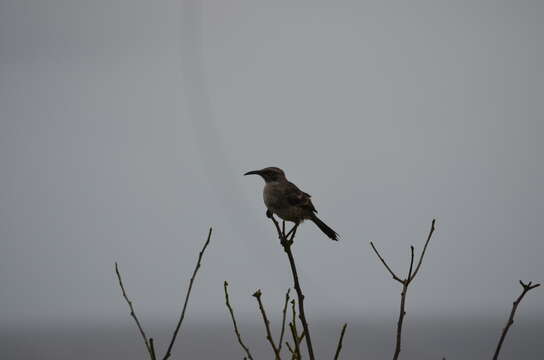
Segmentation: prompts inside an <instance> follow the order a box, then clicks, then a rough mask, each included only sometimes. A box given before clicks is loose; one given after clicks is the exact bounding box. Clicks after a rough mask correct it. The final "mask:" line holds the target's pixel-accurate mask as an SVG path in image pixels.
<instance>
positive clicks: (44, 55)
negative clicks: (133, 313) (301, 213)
mask: <svg viewBox="0 0 544 360" xmlns="http://www.w3.org/2000/svg"><path fill="white" fill-rule="evenodd" d="M543 10H544V7H543V3H542V2H541V1H538V0H535V1H516V2H507V1H478V2H474V1H457V2H450V1H410V2H407V1H393V2H388V1H334V2H330V1H329V2H327V1H311V2H304V1H299V2H293V1H267V2H261V1H202V2H200V1H198V2H193V3H190V2H182V1H177V0H176V1H174V0H172V1H152V2H150V1H142V0H137V1H136V0H117V1H110V0H108V1H106V0H95V1H81V0H80V1H74V0H48V1H39V0H25V1H22V0H21V1H19V0H18V1H1V2H0V109H1V115H0V117H1V120H0V169H1V174H2V175H1V181H0V235H1V239H0V284H1V288H2V290H1V291H0V303H1V304H2V306H1V310H0V318H1V319H0V326H12V325H21V324H37V323H40V324H53V323H55V324H72V323H78V322H96V323H106V322H121V321H126V319H127V309H126V304H124V303H123V302H122V298H121V297H120V291H119V289H118V288H117V284H116V279H115V277H114V273H113V263H114V261H118V262H119V264H120V268H121V271H122V273H123V274H124V276H125V285H126V286H127V289H128V292H129V294H130V296H131V297H132V298H133V300H135V303H136V306H137V309H138V312H139V313H141V314H142V316H143V317H144V318H146V319H159V320H160V319H169V318H171V317H172V316H173V314H176V313H177V311H178V308H179V305H180V303H181V301H182V297H183V294H184V292H185V288H186V286H187V280H188V278H189V276H190V273H191V271H192V269H193V267H194V263H195V260H196V255H197V252H198V250H199V249H200V247H201V246H202V244H203V241H204V240H205V235H206V233H207V230H208V227H209V226H213V228H214V235H213V237H212V243H211V245H210V247H209V250H208V252H207V253H206V255H205V259H204V263H203V267H202V269H201V272H200V273H199V275H198V280H197V283H196V285H195V289H194V293H193V297H192V299H191V303H190V307H189V315H188V316H189V318H190V319H191V321H219V322H224V323H225V324H227V325H228V318H227V317H226V316H225V314H226V310H225V308H224V304H223V288H222V284H223V280H228V281H229V282H230V284H231V287H230V290H231V298H232V299H231V300H232V301H233V302H234V304H235V305H236V308H237V312H238V313H239V314H240V316H241V317H254V316H255V313H256V310H257V309H256V307H255V303H254V299H253V298H252V297H251V296H250V295H251V294H252V293H253V292H254V291H255V290H256V289H257V288H261V289H262V291H263V293H264V295H263V296H264V299H265V301H266V303H267V304H269V306H270V307H272V306H274V307H275V308H277V309H279V307H280V305H281V301H282V299H283V296H284V291H285V290H286V289H287V287H289V286H290V285H291V277H290V272H289V269H288V263H287V259H286V257H285V255H284V253H283V251H282V250H281V248H280V246H279V244H278V241H277V237H276V235H275V233H274V230H273V226H272V224H271V223H270V222H269V221H268V219H266V218H265V216H264V213H265V208H264V205H263V202H262V193H261V192H262V185H263V183H262V180H260V179H259V178H257V177H243V176H242V174H243V173H244V172H246V171H249V170H255V169H259V168H262V167H265V166H278V167H281V168H283V169H284V170H285V172H286V174H287V177H288V178H289V179H290V180H291V181H293V182H294V183H296V184H297V185H299V187H301V188H302V189H303V190H304V191H306V192H308V193H310V194H312V196H313V200H314V204H315V206H316V207H317V209H318V210H319V214H320V217H321V218H322V219H323V220H324V221H325V222H327V223H328V224H329V225H330V226H331V227H333V228H334V229H335V230H337V232H339V233H340V234H341V236H342V239H341V241H339V242H332V241H330V240H328V239H327V238H326V237H325V236H324V235H323V234H322V233H320V232H319V230H318V229H317V228H316V227H315V226H314V225H313V224H311V223H305V224H304V225H303V226H302V228H301V229H300V231H299V232H298V236H297V239H296V243H295V246H294V252H295V256H296V258H297V261H298V266H299V268H300V273H301V280H302V284H303V287H304V290H305V293H306V296H307V312H308V316H309V317H310V318H317V317H328V318H333V319H338V321H339V322H341V321H345V319H349V318H352V317H356V318H359V319H365V318H370V317H383V318H384V319H387V320H388V321H394V320H393V319H394V317H395V316H396V313H397V307H398V301H399V292H400V288H399V286H398V284H397V283H395V282H393V281H392V280H391V278H390V276H389V275H388V274H387V273H386V271H385V269H384V268H383V266H382V265H381V264H380V263H379V261H378V259H377V258H376V257H375V256H374V255H373V254H372V253H371V249H370V247H369V241H374V242H375V244H376V246H377V247H378V248H379V249H380V250H381V251H382V254H383V255H384V256H385V257H386V258H387V259H388V261H389V262H390V264H391V265H392V267H393V269H394V270H395V271H398V272H404V271H406V270H407V267H408V261H409V246H410V245H412V244H413V245H415V246H416V250H420V249H421V247H422V245H423V244H424V240H425V237H426V234H427V232H428V229H429V226H430V223H431V220H432V219H433V217H436V219H437V232H436V233H435V237H434V238H433V240H432V241H431V244H430V248H429V251H428V254H427V257H426V259H425V262H424V264H423V268H422V270H421V272H420V274H419V276H418V278H417V280H416V281H415V283H414V285H413V290H411V293H410V294H409V299H408V303H407V307H408V309H409V315H410V317H409V319H416V318H417V316H426V315H430V316H433V315H434V314H442V315H444V314H446V315H451V316H459V315H461V314H462V315H467V314H468V315H470V314H483V315H486V316H493V317H497V318H500V319H503V318H504V319H506V314H507V311H508V309H509V307H510V306H511V303H512V301H513V299H514V298H515V296H517V295H518V293H519V291H520V286H519V284H518V282H517V281H518V280H519V279H523V280H532V281H537V282H541V281H544V276H543V275H544V267H543V261H542V256H543V254H544V241H543V235H542V222H543V220H544V205H543V204H544V192H543V189H542V184H543V183H544V162H543V161H542V155H543V154H544V145H543V142H542V139H541V138H542V135H543V134H544V123H543V114H544V105H543V101H542V100H543V98H542V95H543V93H544V75H543V74H544V69H543V65H542V64H544V44H543V42H542V35H543V31H544V26H543V25H542V16H543V15H544V12H543ZM542 296H543V294H542V292H541V290H535V291H534V293H531V294H530V295H529V296H527V298H526V300H525V302H524V303H523V304H522V306H521V307H520V309H519V316H520V318H521V319H523V318H524V317H525V319H528V318H531V317H535V316H537V317H542V316H543V314H544V301H542V299H543V297H542ZM407 321H408V320H407ZM521 321H522V320H520V322H521ZM131 326H132V324H131Z"/></svg>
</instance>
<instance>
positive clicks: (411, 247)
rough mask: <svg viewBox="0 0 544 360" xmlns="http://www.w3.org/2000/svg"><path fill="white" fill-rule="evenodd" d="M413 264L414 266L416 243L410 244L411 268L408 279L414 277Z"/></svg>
mask: <svg viewBox="0 0 544 360" xmlns="http://www.w3.org/2000/svg"><path fill="white" fill-rule="evenodd" d="M413 266H414V245H410V270H409V271H408V279H411V278H412V269H413Z"/></svg>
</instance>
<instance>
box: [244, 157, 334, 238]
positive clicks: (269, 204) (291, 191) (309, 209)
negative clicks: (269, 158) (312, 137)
mask: <svg viewBox="0 0 544 360" xmlns="http://www.w3.org/2000/svg"><path fill="white" fill-rule="evenodd" d="M245 175H259V176H260V177H262V178H263V180H264V182H265V184H264V189H263V199H264V204H265V206H266V208H267V211H266V215H267V216H268V217H271V216H272V214H276V215H277V216H279V217H280V218H281V219H283V220H285V221H291V222H294V223H295V226H298V225H299V224H301V223H302V222H303V221H304V220H310V221H312V222H313V223H314V224H316V225H317V227H318V228H319V229H320V230H321V231H322V232H323V233H324V234H325V235H327V236H328V237H329V238H330V239H331V240H335V241H338V238H339V235H338V233H336V231H334V230H333V229H331V228H330V227H329V226H328V225H327V224H325V223H324V222H323V221H321V219H319V218H318V217H317V215H316V214H317V210H316V209H315V207H314V205H313V204H312V200H311V195H310V194H308V193H305V192H304V191H302V190H300V189H299V188H298V187H297V186H296V185H295V184H293V183H292V182H290V181H288V180H287V178H286V177H285V172H284V171H283V170H282V169H280V168H278V167H266V168H264V169H261V170H253V171H248V172H246V173H245V174H244V176H245Z"/></svg>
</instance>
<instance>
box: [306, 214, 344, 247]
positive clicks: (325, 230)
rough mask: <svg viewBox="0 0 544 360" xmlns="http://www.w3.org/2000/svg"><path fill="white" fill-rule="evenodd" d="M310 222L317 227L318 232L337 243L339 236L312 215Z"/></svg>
mask: <svg viewBox="0 0 544 360" xmlns="http://www.w3.org/2000/svg"><path fill="white" fill-rule="evenodd" d="M310 220H312V221H313V222H314V224H316V225H317V227H318V228H319V230H321V231H323V233H325V235H327V236H328V237H329V238H330V239H331V240H334V241H338V238H339V235H338V234H337V233H336V231H334V230H333V229H331V228H330V227H329V226H328V225H327V224H325V223H324V222H323V221H321V220H320V219H319V218H318V217H317V216H316V215H315V214H313V215H312V217H311V218H310Z"/></svg>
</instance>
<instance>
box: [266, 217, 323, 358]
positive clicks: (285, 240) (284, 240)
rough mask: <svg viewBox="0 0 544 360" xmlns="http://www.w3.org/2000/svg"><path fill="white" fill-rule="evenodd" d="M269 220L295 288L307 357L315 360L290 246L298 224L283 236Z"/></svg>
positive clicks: (273, 220) (275, 224) (277, 226)
mask: <svg viewBox="0 0 544 360" xmlns="http://www.w3.org/2000/svg"><path fill="white" fill-rule="evenodd" d="M270 219H271V220H272V222H273V223H274V226H276V230H277V232H278V237H279V239H280V243H281V245H282V247H283V250H284V251H285V253H286V254H287V258H288V259H289V265H290V267H291V273H292V274H293V282H294V288H295V291H296V292H297V298H298V308H299V318H300V322H301V323H302V327H303V328H304V333H305V334H306V335H305V337H306V347H307V348H308V356H309V358H310V360H315V356H314V349H313V346H312V339H311V337H310V327H309V325H308V320H307V319H306V313H305V311H304V294H303V293H302V288H301V286H300V281H299V279H298V273H297V267H296V263H295V258H294V256H293V252H292V251H291V246H292V245H293V241H294V238H295V235H296V232H297V228H298V224H295V225H294V226H293V228H292V229H291V230H290V231H289V232H288V233H287V234H285V232H282V231H281V229H280V226H279V224H278V222H277V221H276V219H275V218H274V216H273V215H272V216H271V217H270ZM289 236H290V237H289Z"/></svg>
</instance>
